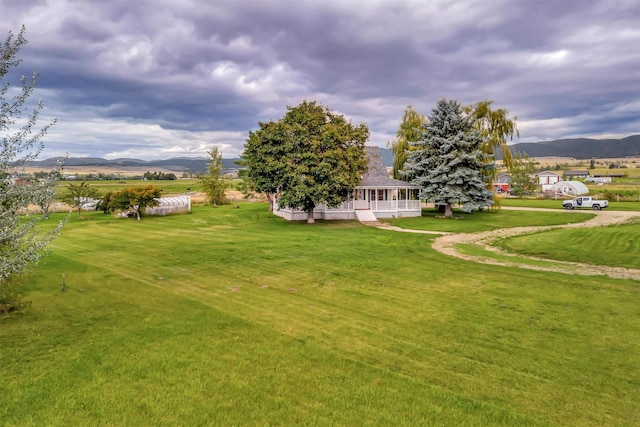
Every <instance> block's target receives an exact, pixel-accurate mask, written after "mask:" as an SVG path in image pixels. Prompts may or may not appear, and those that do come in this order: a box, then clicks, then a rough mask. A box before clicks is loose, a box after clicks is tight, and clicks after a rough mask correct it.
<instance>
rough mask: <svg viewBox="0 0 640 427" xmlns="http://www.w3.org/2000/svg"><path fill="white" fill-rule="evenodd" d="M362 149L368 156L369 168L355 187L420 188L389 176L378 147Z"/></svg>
mask: <svg viewBox="0 0 640 427" xmlns="http://www.w3.org/2000/svg"><path fill="white" fill-rule="evenodd" d="M364 149H365V152H366V154H367V157H368V158H369V170H368V171H367V173H365V174H364V175H362V184H360V185H359V186H358V187H357V188H407V189H418V188H420V187H417V186H415V185H411V184H409V183H408V182H405V181H401V180H399V179H393V178H390V177H389V172H388V171H387V168H386V167H385V165H384V162H383V161H382V156H381V155H380V148H379V147H364Z"/></svg>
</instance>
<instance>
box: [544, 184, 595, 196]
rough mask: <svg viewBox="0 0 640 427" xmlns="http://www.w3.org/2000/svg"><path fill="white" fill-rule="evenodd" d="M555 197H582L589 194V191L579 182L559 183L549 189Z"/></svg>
mask: <svg viewBox="0 0 640 427" xmlns="http://www.w3.org/2000/svg"><path fill="white" fill-rule="evenodd" d="M550 190H551V191H552V192H553V194H555V195H556V196H582V195H584V194H589V189H588V188H587V186H586V185H584V184H583V183H582V182H580V181H560V182H556V183H555V184H553V185H552V186H551V189H550Z"/></svg>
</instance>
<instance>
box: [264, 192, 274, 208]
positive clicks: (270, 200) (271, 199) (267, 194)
mask: <svg viewBox="0 0 640 427" xmlns="http://www.w3.org/2000/svg"><path fill="white" fill-rule="evenodd" d="M265 196H267V201H268V202H269V212H273V195H272V194H271V193H265Z"/></svg>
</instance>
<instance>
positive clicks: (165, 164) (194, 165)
mask: <svg viewBox="0 0 640 427" xmlns="http://www.w3.org/2000/svg"><path fill="white" fill-rule="evenodd" d="M59 160H62V157H52V158H49V159H45V160H37V161H33V162H30V163H29V166H34V167H42V168H51V169H53V168H55V167H56V166H57V162H58V161H59ZM236 160H238V159H222V166H223V168H224V169H227V170H229V169H237V168H238V165H236V164H235V163H234V162H235V161H236ZM208 163H209V160H208V159H207V158H204V157H174V158H170V159H166V160H139V159H124V158H123V159H113V160H107V159H101V158H97V157H70V158H68V159H67V160H66V161H65V162H64V164H65V166H94V167H125V168H126V167H135V168H147V169H149V171H150V172H153V171H154V168H163V169H168V170H172V171H175V172H192V173H198V172H205V171H206V170H207V164H208Z"/></svg>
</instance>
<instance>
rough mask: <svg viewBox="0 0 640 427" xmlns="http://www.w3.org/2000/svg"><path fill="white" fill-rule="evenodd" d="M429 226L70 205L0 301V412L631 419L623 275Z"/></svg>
mask: <svg viewBox="0 0 640 427" xmlns="http://www.w3.org/2000/svg"><path fill="white" fill-rule="evenodd" d="M509 215H510V214H509ZM490 218H493V217H489V216H487V221H489V220H490ZM495 218H496V221H497V220H498V219H500V220H502V219H504V218H500V217H499V216H495ZM509 218H511V217H510V216H509ZM508 221H512V223H515V222H517V219H515V218H511V219H509V220H508ZM451 222H453V223H456V224H466V222H465V221H451ZM463 226H465V225H463ZM489 226H490V225H489V224H485V225H483V227H489ZM433 238H434V237H431V236H426V235H413V234H407V233H395V232H390V231H386V230H378V229H375V228H372V227H365V226H361V225H359V224H358V223H355V222H319V223H317V224H315V225H311V226H309V225H306V224H300V223H291V222H286V221H283V220H281V219H279V218H276V217H273V216H270V215H269V214H268V213H267V208H266V205H264V204H249V203H245V204H241V205H240V208H239V209H236V208H234V207H231V206H226V207H218V208H211V207H197V208H196V209H195V210H194V213H193V214H190V215H181V216H170V217H153V218H152V217H149V218H145V219H143V220H142V221H140V222H138V221H135V220H133V219H131V220H128V219H121V220H117V219H111V218H109V217H108V216H106V215H103V214H99V213H97V214H96V213H92V214H87V215H84V216H83V219H81V220H79V219H78V218H77V217H75V216H72V218H71V220H70V222H69V224H68V225H67V226H66V227H65V230H64V231H63V234H62V236H61V237H60V238H59V239H58V240H57V241H56V242H55V250H54V252H53V253H52V254H51V255H50V256H49V257H48V258H47V259H46V262H44V263H42V264H41V265H40V266H39V267H37V268H36V269H35V270H34V271H33V273H32V274H31V275H30V276H29V277H28V287H27V293H26V297H27V299H28V300H30V301H32V305H31V306H30V308H29V309H28V311H27V312H25V313H24V314H20V315H16V316H13V317H10V318H6V319H2V320H0V348H1V349H2V351H1V352H0V367H1V368H2V377H1V378H2V382H1V383H0V420H2V424H3V425H7V426H25V425H171V426H174V425H187V426H191V425H271V424H276V425H332V426H333V425H348V426H351V425H384V426H387V425H478V426H486V425H515V426H521V425H580V426H582V425H593V426H601V425H637V424H638V423H640V402H639V401H638V399H637V396H638V395H639V393H640V358H638V357H637V355H638V354H640V315H639V314H640V311H639V308H638V307H640V287H639V286H638V282H635V281H625V280H611V279H606V278H602V277H581V278H580V279H579V280H576V278H575V277H571V276H568V275H564V274H553V273H542V272H536V271H529V270H518V269H513V268H505V267H495V266H486V265H480V264H474V263H470V262H465V261H461V260H459V259H455V258H451V257H447V256H444V255H441V254H438V253H436V252H434V251H433V250H432V249H431V246H430V245H431V242H432V240H433ZM635 250H636V251H637V247H636V249H635ZM636 255H638V253H637V252H636ZM63 273H64V274H65V281H66V284H67V288H66V290H65V291H64V292H61V290H60V289H61V282H62V274H63Z"/></svg>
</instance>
